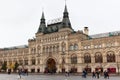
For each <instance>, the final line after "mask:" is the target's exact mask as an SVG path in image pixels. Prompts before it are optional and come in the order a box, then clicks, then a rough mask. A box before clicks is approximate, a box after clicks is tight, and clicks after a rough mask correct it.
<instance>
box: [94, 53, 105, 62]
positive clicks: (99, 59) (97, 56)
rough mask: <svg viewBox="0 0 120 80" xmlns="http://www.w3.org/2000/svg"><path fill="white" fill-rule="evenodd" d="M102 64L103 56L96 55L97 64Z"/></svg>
mask: <svg viewBox="0 0 120 80" xmlns="http://www.w3.org/2000/svg"><path fill="white" fill-rule="evenodd" d="M102 62H103V58H102V54H101V53H96V54H95V63H102Z"/></svg>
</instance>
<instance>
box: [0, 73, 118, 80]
mask: <svg viewBox="0 0 120 80" xmlns="http://www.w3.org/2000/svg"><path fill="white" fill-rule="evenodd" d="M0 80H120V76H110V79H104V78H103V76H101V77H100V78H99V79H96V78H92V77H91V76H87V78H82V77H81V76H73V75H71V76H69V77H66V76H64V75H38V74H37V75H28V76H22V78H21V79H19V76H18V74H10V75H8V74H0Z"/></svg>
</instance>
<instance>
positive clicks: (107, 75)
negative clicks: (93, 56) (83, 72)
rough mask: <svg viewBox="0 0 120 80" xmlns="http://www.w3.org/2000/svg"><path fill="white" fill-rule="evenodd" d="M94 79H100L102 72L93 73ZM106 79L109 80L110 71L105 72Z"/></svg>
mask: <svg viewBox="0 0 120 80" xmlns="http://www.w3.org/2000/svg"><path fill="white" fill-rule="evenodd" d="M92 78H98V79H99V78H100V71H96V72H95V71H93V72H92ZM104 78H108V79H109V73H108V71H106V70H105V71H104Z"/></svg>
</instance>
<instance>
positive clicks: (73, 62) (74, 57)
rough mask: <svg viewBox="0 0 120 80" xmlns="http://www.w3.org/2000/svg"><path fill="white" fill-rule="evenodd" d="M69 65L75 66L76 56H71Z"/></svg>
mask: <svg viewBox="0 0 120 80" xmlns="http://www.w3.org/2000/svg"><path fill="white" fill-rule="evenodd" d="M71 64H77V56H76V55H75V54H74V55H72V56H71Z"/></svg>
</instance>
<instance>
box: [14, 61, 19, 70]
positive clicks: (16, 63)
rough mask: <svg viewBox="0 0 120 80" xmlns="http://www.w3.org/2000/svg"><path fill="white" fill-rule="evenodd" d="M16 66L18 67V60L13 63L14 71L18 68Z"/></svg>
mask: <svg viewBox="0 0 120 80" xmlns="http://www.w3.org/2000/svg"><path fill="white" fill-rule="evenodd" d="M18 67H19V64H18V62H15V65H14V71H16V70H17V69H18Z"/></svg>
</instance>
